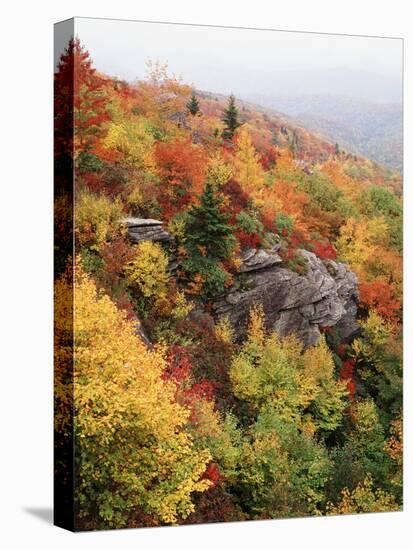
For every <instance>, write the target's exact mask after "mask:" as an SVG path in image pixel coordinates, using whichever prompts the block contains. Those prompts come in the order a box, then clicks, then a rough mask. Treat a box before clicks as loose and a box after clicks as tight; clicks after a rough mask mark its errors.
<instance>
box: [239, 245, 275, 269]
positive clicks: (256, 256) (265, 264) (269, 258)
mask: <svg viewBox="0 0 413 550" xmlns="http://www.w3.org/2000/svg"><path fill="white" fill-rule="evenodd" d="M279 249H280V245H275V246H274V247H273V248H272V249H271V250H269V251H268V252H267V251H266V250H257V249H255V248H249V249H247V250H245V251H244V252H243V253H242V254H241V256H240V259H241V261H242V264H241V267H240V273H247V272H248V271H259V270H261V269H267V268H269V267H272V266H274V265H277V264H281V263H282V258H281V257H280V256H279V255H278V254H277V252H278V250H279Z"/></svg>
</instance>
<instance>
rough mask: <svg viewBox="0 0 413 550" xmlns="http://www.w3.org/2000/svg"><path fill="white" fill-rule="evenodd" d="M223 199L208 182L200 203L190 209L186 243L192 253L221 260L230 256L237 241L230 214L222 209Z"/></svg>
mask: <svg viewBox="0 0 413 550" xmlns="http://www.w3.org/2000/svg"><path fill="white" fill-rule="evenodd" d="M221 203H222V199H221V197H220V195H219V194H217V193H216V192H215V191H214V188H213V185H212V183H211V182H207V184H206V186H205V190H204V192H203V193H202V195H201V197H200V203H199V205H195V206H193V207H192V208H191V209H190V210H189V211H188V215H187V216H188V217H187V223H186V234H187V237H186V245H187V248H188V251H189V252H190V253H192V254H193V253H195V254H200V247H201V250H203V251H204V254H205V256H207V257H209V258H211V259H214V260H221V259H225V258H227V257H228V255H229V253H230V251H231V248H232V246H233V244H234V242H235V238H234V236H233V235H232V227H231V226H230V225H229V224H228V215H227V214H225V213H224V212H222V211H221V208H220V207H221Z"/></svg>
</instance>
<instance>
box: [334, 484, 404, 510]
mask: <svg viewBox="0 0 413 550" xmlns="http://www.w3.org/2000/svg"><path fill="white" fill-rule="evenodd" d="M398 509H399V506H398V504H397V503H396V501H395V499H394V497H393V495H391V494H389V493H387V492H386V491H383V489H377V490H374V488H373V481H372V479H371V477H370V476H367V477H366V479H365V480H364V481H362V482H361V483H359V484H358V485H357V487H356V488H355V489H354V491H351V492H350V491H349V490H348V489H347V488H345V489H343V490H342V491H341V500H340V501H339V502H338V503H337V504H336V505H335V506H334V505H333V504H331V503H329V505H328V506H327V514H328V515H331V516H334V515H337V514H359V513H363V512H393V511H395V510H398Z"/></svg>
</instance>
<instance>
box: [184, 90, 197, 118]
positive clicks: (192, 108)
mask: <svg viewBox="0 0 413 550" xmlns="http://www.w3.org/2000/svg"><path fill="white" fill-rule="evenodd" d="M186 107H187V109H188V111H189V112H190V113H191V115H192V116H196V115H198V114H200V108H199V101H198V100H197V98H196V95H195V92H192V94H191V98H190V100H189V101H188V103H187V104H186Z"/></svg>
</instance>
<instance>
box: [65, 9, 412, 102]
mask: <svg viewBox="0 0 413 550" xmlns="http://www.w3.org/2000/svg"><path fill="white" fill-rule="evenodd" d="M75 33H76V35H77V36H79V38H80V39H81V41H82V43H83V44H84V45H85V46H86V48H87V49H88V50H89V52H90V54H91V56H92V59H93V61H94V65H95V67H96V68H97V69H98V70H99V71H101V72H104V73H106V74H109V75H111V76H117V77H119V78H121V79H125V80H128V81H132V80H135V79H136V78H143V77H144V76H145V61H146V60H148V59H152V60H159V61H160V62H168V66H169V70H170V72H171V73H175V74H177V75H181V76H182V77H183V79H184V81H185V82H188V83H189V84H193V85H194V87H195V88H198V89H201V90H209V91H213V92H221V93H224V94H228V93H231V92H232V93H235V94H236V95H238V96H240V97H244V98H247V97H249V96H251V95H256V94H258V95H267V96H271V94H274V95H276V94H283V93H285V94H310V93H316V94H317V93H330V94H341V95H349V96H354V97H358V98H361V99H369V100H371V101H375V102H400V101H401V97H402V48H403V43H402V40H401V39H394V38H370V37H353V36H342V35H325V34H309V33H298V32H282V31H257V30H247V29H231V28H220V27H202V26H187V25H173V24H154V23H141V22H131V21H117V20H101V19H88V18H76V20H75Z"/></svg>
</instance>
